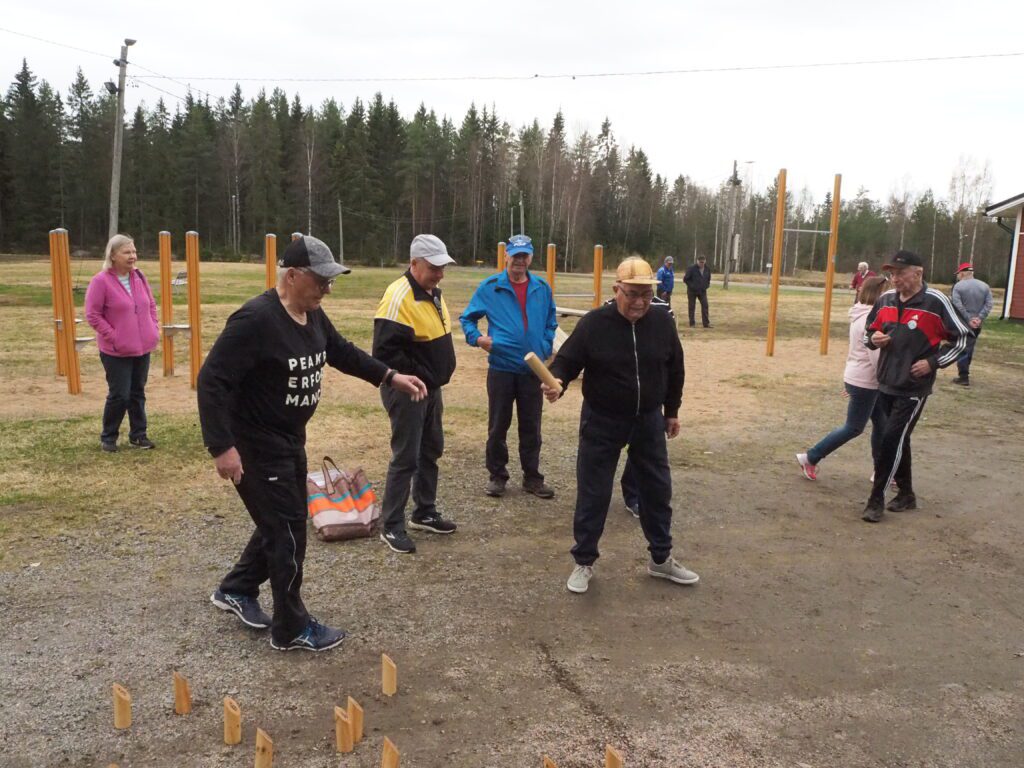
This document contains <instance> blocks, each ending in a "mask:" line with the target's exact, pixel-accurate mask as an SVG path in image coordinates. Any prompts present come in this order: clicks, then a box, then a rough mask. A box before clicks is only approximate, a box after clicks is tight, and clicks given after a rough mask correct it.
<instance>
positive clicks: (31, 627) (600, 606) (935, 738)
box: [0, 305, 1024, 768]
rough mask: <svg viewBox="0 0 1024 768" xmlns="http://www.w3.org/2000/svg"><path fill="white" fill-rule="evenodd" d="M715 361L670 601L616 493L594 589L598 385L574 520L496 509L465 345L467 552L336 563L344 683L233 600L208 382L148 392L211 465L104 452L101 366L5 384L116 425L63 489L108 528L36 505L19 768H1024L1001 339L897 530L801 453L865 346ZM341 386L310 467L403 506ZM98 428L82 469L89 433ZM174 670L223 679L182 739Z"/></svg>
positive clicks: (451, 549)
mask: <svg viewBox="0 0 1024 768" xmlns="http://www.w3.org/2000/svg"><path fill="white" fill-rule="evenodd" d="M368 306H369V305H368ZM222 316H223V315H222ZM221 322H222V319H221ZM362 341H363V342H364V343H365V339H364V340H362ZM683 341H684V346H685V349H686V355H687V386H686V390H685V395H684V406H683V412H682V416H683V434H682V435H681V436H680V438H679V439H677V440H674V441H672V442H671V443H670V457H671V463H672V467H673V481H674V488H675V498H674V509H675V518H674V525H673V535H674V537H675V541H676V550H675V554H676V556H677V557H678V558H679V559H681V560H682V561H683V562H684V563H685V564H687V565H688V566H689V567H691V568H693V569H695V570H696V571H698V572H699V573H700V575H701V582H700V584H699V585H697V586H696V587H692V588H685V587H679V586H676V585H673V584H670V583H667V582H662V581H658V580H654V579H650V578H648V577H647V576H646V574H645V572H644V564H645V559H646V552H645V547H644V541H643V538H642V535H641V533H640V530H639V526H638V524H637V522H636V521H635V520H634V519H633V518H632V517H630V516H629V515H628V514H626V513H625V512H624V511H623V508H622V503H621V499H620V497H619V494H618V491H617V490H616V493H615V495H614V497H613V503H612V508H611V510H610V511H609V515H608V522H607V526H606V530H605V534H604V538H603V539H602V542H601V554H602V556H601V559H600V560H599V561H598V563H597V566H596V569H595V578H594V580H593V582H592V583H591V588H590V591H589V592H588V593H586V594H585V595H573V594H570V593H569V592H567V591H566V589H565V579H566V577H567V576H568V575H569V571H570V570H571V559H570V557H569V555H568V549H569V546H570V545H571V521H572V510H573V497H574V466H575V453H576V428H577V419H578V415H579V406H580V398H579V388H578V386H574V387H573V388H572V390H571V391H570V393H569V394H568V395H567V396H566V397H565V398H563V400H562V401H560V402H559V403H557V404H555V405H554V406H550V405H546V406H545V423H544V437H545V444H544V449H543V455H542V461H543V469H544V470H545V471H546V474H547V479H548V481H549V482H550V484H551V485H553V486H554V487H555V488H556V489H557V496H556V498H555V499H553V500H551V501H540V500H538V499H535V498H534V497H532V496H526V495H524V494H522V493H521V492H520V491H519V490H518V488H517V487H516V486H515V483H512V484H510V489H511V490H510V493H509V494H508V495H507V496H506V497H505V498H503V499H490V498H487V497H485V496H484V495H483V493H482V490H483V485H484V484H485V482H486V473H485V471H484V470H483V467H482V462H483V455H482V454H483V441H484V435H485V415H486V401H485V397H484V392H483V385H482V381H483V374H484V371H485V365H486V363H485V360H484V357H483V356H482V355H480V354H478V353H476V352H475V351H474V350H471V349H469V348H468V347H466V346H465V345H464V344H461V343H460V344H459V345H458V356H459V365H460V367H459V371H458V373H457V376H456V379H455V381H454V382H453V383H452V385H450V386H449V387H448V388H447V389H446V392H445V398H446V414H445V418H446V427H447V450H446V454H445V456H444V458H443V460H442V463H441V474H442V483H441V506H442V509H443V510H444V511H445V512H446V513H447V514H448V515H450V516H452V517H453V518H454V519H455V520H457V521H458V523H459V525H460V528H459V531H458V533H457V534H456V535H454V536H450V537H430V536H429V535H426V534H423V535H420V536H418V537H417V544H418V546H419V551H418V553H417V554H416V555H415V556H400V555H396V554H393V553H391V552H390V551H388V550H387V549H386V548H385V547H384V546H383V545H382V544H381V543H380V542H379V541H377V540H375V539H367V540H361V541H356V542H351V543H344V544H329V545H328V544H323V543H320V542H317V541H315V540H311V541H310V542H309V547H308V554H307V559H306V571H305V582H304V586H303V591H304V597H305V599H306V602H307V604H308V606H309V607H310V609H311V611H312V612H313V613H314V615H316V616H318V617H319V618H321V619H322V620H324V621H326V622H328V623H331V624H336V625H340V626H343V627H345V628H347V629H348V630H349V631H350V632H351V633H352V636H351V638H350V639H349V640H347V641H346V642H345V644H344V645H343V646H342V647H341V648H340V649H338V650H335V651H332V652H330V653H326V654H317V655H314V654H303V653H294V654H292V653H288V654H282V653H277V652H274V651H273V650H271V648H270V646H269V644H268V642H267V637H266V635H265V634H260V633H257V632H254V631H250V630H246V629H244V628H242V627H241V626H240V625H239V624H238V623H236V622H235V621H234V620H233V619H232V618H231V617H229V616H228V615H226V614H224V613H222V612H220V611H217V610H215V609H214V608H213V607H212V606H211V605H210V603H209V594H210V592H211V590H212V589H213V588H214V587H215V586H216V584H217V582H218V580H219V578H220V577H221V575H222V574H223V573H224V572H225V571H226V570H227V569H228V568H229V567H230V566H231V564H232V562H233V559H234V557H235V556H236V555H237V554H238V552H239V551H240V550H241V548H242V546H243V544H244V543H245V541H246V539H247V538H248V536H249V533H250V523H249V521H248V518H247V516H246V515H245V512H244V509H243V508H242V506H241V504H240V502H239V501H238V499H237V497H236V496H235V494H234V493H233V491H232V489H231V488H230V487H227V486H226V485H225V484H224V483H222V482H220V481H219V480H218V479H217V478H216V476H215V475H214V473H213V471H212V464H211V462H210V461H209V460H208V459H207V458H206V457H205V456H204V455H203V454H202V451H201V447H200V445H199V438H198V430H197V427H195V426H194V422H195V417H194V398H193V394H192V393H191V392H190V391H189V390H188V386H187V378H186V377H185V376H184V375H182V374H183V372H184V371H185V370H186V368H185V367H184V366H183V364H181V365H182V366H183V367H181V368H179V376H177V377H175V378H173V379H163V378H162V377H161V376H160V375H159V370H158V368H157V364H154V371H153V375H152V377H151V383H150V387H149V389H148V396H149V403H150V412H151V421H152V429H151V435H152V437H153V438H154V440H156V441H157V442H158V443H160V441H161V430H162V429H163V430H164V433H165V434H171V433H172V430H178V432H173V434H175V435H177V434H179V433H180V434H182V435H184V437H181V438H180V439H181V441H183V442H182V443H181V445H177V444H172V443H174V441H175V440H178V438H173V440H172V439H171V438H169V437H168V438H167V440H168V442H167V443H166V444H161V445H160V447H159V448H158V449H157V450H156V451H153V452H148V453H144V454H143V453H141V452H135V453H131V452H127V451H123V452H121V453H119V454H115V455H113V456H99V455H98V453H99V452H98V449H97V447H96V445H95V436H94V435H93V432H94V431H95V430H96V429H98V420H99V411H100V409H101V407H102V400H103V394H104V393H103V386H102V380H101V379H100V378H99V374H98V364H97V363H95V362H94V361H91V360H90V361H87V363H86V365H87V369H86V380H87V383H88V387H87V390H86V393H85V394H84V395H83V396H82V397H80V398H69V397H67V396H66V395H64V394H63V383H62V382H61V381H59V380H57V379H55V378H53V377H52V376H40V375H38V373H34V372H33V371H31V370H24V371H23V370H21V369H18V370H14V371H12V372H8V373H5V374H3V378H2V380H0V386H2V387H3V391H5V392H8V393H10V396H9V397H5V398H3V400H2V401H0V419H2V422H0V424H2V428H3V429H4V430H11V431H10V432H8V433H7V436H6V437H5V438H4V441H5V442H6V441H7V440H8V439H10V440H11V441H12V444H13V443H14V441H16V439H17V434H16V431H17V430H22V429H28V428H29V426H27V425H29V424H30V423H31V422H30V420H31V419H39V418H50V419H68V418H69V417H75V416H83V417H88V416H93V417H95V421H96V424H92V423H91V422H90V423H88V424H86V425H85V426H84V427H82V435H83V436H82V437H81V438H80V443H81V450H80V452H79V453H80V454H81V456H82V458H81V459H74V460H71V461H69V462H68V463H67V464H66V465H64V466H62V467H57V468H52V469H49V468H48V469H41V470H40V473H41V474H40V482H51V481H55V480H56V481H58V482H63V483H64V487H65V488H66V493H65V494H64V495H63V499H64V501H63V504H66V505H68V507H69V510H66V511H68V512H69V514H70V513H71V512H73V509H71V508H73V507H74V505H75V504H76V486H77V485H79V484H80V487H79V493H81V494H82V495H83V498H86V497H88V498H96V499H100V503H96V504H95V505H94V506H90V507H88V520H87V521H85V522H83V521H82V519H80V518H77V517H74V516H72V517H70V518H69V521H68V522H67V524H66V526H63V527H62V526H61V525H57V526H53V525H51V526H49V527H43V528H41V527H40V516H47V515H53V514H54V512H55V510H53V509H50V508H41V507H40V505H39V504H38V503H35V502H33V501H31V499H30V498H29V500H28V501H23V502H20V503H14V502H13V501H12V503H10V504H8V505H6V506H4V507H3V526H2V527H0V534H2V536H0V543H2V544H3V545H4V555H5V556H4V559H3V560H2V561H0V564H2V570H0V596H2V603H3V605H2V609H0V616H2V620H0V640H2V642H0V669H2V670H3V672H2V673H0V754H2V755H3V757H2V759H0V763H3V765H5V766H11V768H22V767H24V768H28V766H33V767H37V766H108V765H109V764H111V763H116V764H118V765H119V766H121V768H128V767H130V766H131V767H134V766H152V767H153V768H172V767H177V766H200V767H210V768H213V767H216V768H228V767H234V766H238V767H241V766H250V765H252V764H253V755H254V734H255V728H256V727H260V728H262V729H263V730H264V731H266V732H267V733H268V734H269V735H270V736H271V738H272V739H273V740H274V746H275V756H274V765H275V766H278V767H279V768H287V767H288V766H303V767H309V768H319V767H325V768H326V767H327V766H338V765H341V766H353V767H355V766H360V767H363V768H365V767H368V766H376V765H379V763H380V751H381V745H382V741H383V738H384V736H388V737H389V738H390V739H391V740H392V741H394V742H395V744H396V745H397V746H398V748H399V750H400V751H401V754H402V762H401V764H402V766H403V767H404V768H405V767H407V768H416V767H420V768H437V767H438V766H496V767H497V766H501V767H505V766H508V767H510V768H511V767H512V766H531V765H536V766H539V765H540V764H541V756H542V755H543V754H547V755H549V756H550V757H551V758H552V759H553V760H554V762H555V763H556V765H558V766H559V767H560V768H583V767H584V766H597V765H601V764H602V760H603V754H604V745H605V744H612V745H615V746H616V747H617V748H618V749H619V750H620V751H621V752H622V753H623V755H624V757H625V763H626V765H627V766H671V767H673V768H691V767H696V766H702V767H703V766H716V767H717V766H722V767H723V768H724V767H725V766H728V767H730V768H744V767H746V766H750V767H753V766H759V767H760V766H765V767H769V768H782V767H784V766H785V767H787V768H789V767H794V766H796V767H799V768H808V767H809V766H810V767H813V768H831V767H832V766H846V767H849V768H882V767H883V766H884V767H886V768H888V767H890V766H893V767H895V766H908V767H909V766H915V767H919V766H930V767H934V768H962V767H964V766H989V767H991V768H1019V766H1020V765H1021V764H1022V763H1024V721H1022V718H1021V712H1022V711H1024V708H1022V707H1024V684H1022V673H1024V608H1022V605H1021V600H1020V595H1021V594H1022V587H1024V567H1022V561H1021V551H1022V544H1024V520H1022V518H1021V514H1020V512H1021V508H1022V507H1021V502H1020V499H1021V498H1022V497H1024V473H1021V471H1020V469H1021V467H1022V466H1024V444H1022V442H1021V438H1020V435H1021V434H1022V427H1024V411H1022V404H1021V392H1022V389H1021V381H1020V374H1019V372H1017V370H1016V369H1013V368H1011V367H1007V366H1001V365H999V364H998V361H995V360H990V359H987V358H986V357H985V351H984V337H983V340H982V343H980V344H979V354H978V357H979V360H978V362H977V363H976V369H975V376H974V378H975V380H976V383H975V386H974V387H973V388H972V389H971V390H970V391H966V392H965V391H963V390H960V389H958V388H955V387H951V386H950V385H949V383H948V381H949V379H950V378H951V376H950V375H949V372H948V371H947V372H944V373H943V376H942V377H940V382H939V384H938V386H937V388H936V395H935V396H934V397H933V398H932V399H931V400H930V401H929V403H928V407H927V410H926V412H925V415H924V418H923V419H922V421H921V423H920V425H919V427H918V429H917V431H916V433H915V434H914V462H915V469H914V472H915V480H916V485H917V490H918V493H919V498H920V509H919V510H918V511H916V512H912V513H907V514H900V515H896V514H889V515H887V517H886V519H885V521H884V522H883V523H882V524H880V525H875V526H871V525H866V524H864V523H862V522H861V520H860V509H861V507H862V506H863V503H864V501H865V498H866V495H867V492H868V488H869V483H868V476H869V475H870V473H871V467H870V461H869V449H868V444H867V439H866V437H862V438H860V439H859V440H858V441H856V442H853V443H851V444H849V445H848V446H846V447H845V448H843V449H842V450H841V451H840V452H838V453H837V454H835V455H834V456H833V457H830V458H829V459H828V460H827V461H825V462H824V463H823V464H822V466H821V474H820V479H819V480H818V482H816V483H811V482H808V481H806V480H805V479H804V478H803V477H802V476H801V474H800V472H799V469H798V467H797V465H796V462H795V460H794V458H793V454H794V453H795V452H796V451H799V450H805V449H806V447H807V446H809V445H810V444H811V443H813V442H815V441H816V440H817V439H818V438H820V437H821V436H822V435H823V434H824V433H825V432H826V431H827V430H828V429H830V428H831V427H833V426H836V425H838V424H839V423H841V420H842V418H843V415H844V413H845V401H844V399H843V398H842V396H841V372H842V363H843V356H844V355H843V352H842V351H841V350H839V351H837V350H836V349H834V350H833V353H832V354H831V355H830V356H828V357H820V356H819V355H818V354H817V339H816V338H815V339H805V340H784V341H781V342H780V343H779V344H778V345H777V349H776V356H775V357H774V358H766V357H765V356H764V348H763V342H758V341H749V340H737V339H734V338H729V336H728V321H727V320H726V321H724V322H720V323H719V326H718V327H716V329H714V330H711V331H702V330H701V329H697V330H696V331H690V330H689V329H684V332H683ZM833 344H841V345H842V346H843V348H844V349H845V343H844V342H843V341H837V340H836V339H835V338H834V339H833ZM324 391H325V397H324V401H323V403H322V406H321V410H320V411H319V412H318V413H317V415H316V416H315V417H314V420H313V421H312V422H311V424H310V434H309V454H310V456H311V457H315V456H318V455H321V454H322V453H324V452H328V453H332V454H335V458H339V459H340V460H341V461H342V463H343V464H355V463H359V464H362V465H363V466H365V467H366V468H367V470H368V472H369V474H370V476H371V477H372V478H375V479H377V480H381V479H382V478H383V475H384V469H385V467H386V464H387V459H388V453H387V421H386V418H385V416H384V414H383V412H382V411H381V410H380V407H379V399H378V396H377V394H376V392H375V391H374V390H373V389H372V388H371V387H368V386H366V385H365V384H363V383H361V382H355V381H352V380H349V379H346V378H344V377H342V376H341V375H339V374H336V373H334V372H332V373H331V374H330V375H328V377H327V379H326V383H325V390H324ZM26 392H30V393H31V397H30V398H25V397H22V396H21V395H22V394H23V393H26ZM69 423H70V422H69ZM68 430H69V432H68V433H67V435H66V437H64V438H58V439H57V442H58V443H59V442H60V441H61V440H62V439H64V440H67V441H72V440H78V439H79V438H78V437H75V436H74V435H76V434H77V433H75V432H74V431H73V430H72V428H71V427H68ZM86 433H88V434H86ZM510 439H511V443H512V450H511V453H512V455H513V456H515V455H516V453H515V448H514V443H515V438H514V430H513V434H512V435H510ZM18 450H19V451H20V450H22V449H21V448H19V449H18ZM24 450H28V449H27V448H26V449H24ZM513 462H515V459H513ZM12 471H13V470H12ZM51 472H53V473H59V474H56V475H55V474H48V473H51ZM18 477H21V476H20V475H18V476H16V475H12V476H11V478H15V479H17V478H18ZM11 478H8V481H9V482H15V479H11ZM60 478H63V480H60ZM101 480H102V481H104V482H107V483H108V484H107V485H105V486H101V485H100V481H101ZM17 482H25V479H24V478H21V479H17ZM104 488H105V489H106V490H104ZM26 498H27V497H26ZM83 514H85V513H84V512H83ZM40 530H43V531H45V535H40V533H39V531H40ZM264 604H265V605H266V606H267V607H269V594H265V595H264ZM382 652H386V653H388V654H389V655H390V656H391V657H392V658H393V659H394V660H395V661H396V663H397V665H398V676H399V691H398V694H397V695H396V696H394V697H393V698H388V697H384V696H382V695H381V693H380V682H379V681H380V654H381V653H382ZM174 671H179V672H181V673H182V674H183V675H184V676H185V677H187V678H188V679H189V681H190V683H191V686H192V691H193V694H194V697H195V706H194V710H193V712H192V714H191V715H188V716H175V715H174V714H173V711H172V707H173V694H172V686H171V675H172V673H173V672H174ZM114 682H119V683H121V684H123V685H125V686H126V687H127V688H128V689H129V691H130V692H131V694H132V697H133V706H134V709H133V723H132V727H131V728H130V729H129V730H126V731H116V730H114V729H113V727H112V708H111V684H112V683H114ZM226 695H230V696H232V697H233V698H235V699H236V700H237V701H238V702H239V704H240V706H241V709H242V715H243V742H242V744H241V745H239V746H236V747H227V746H224V744H223V742H222V740H221V733H222V721H221V712H222V705H221V701H222V699H223V697H224V696H226ZM349 695H351V696H354V697H355V698H356V699H357V700H359V701H360V702H361V703H362V705H363V707H364V708H365V713H366V715H365V716H366V732H367V736H366V739H365V740H364V741H363V743H362V744H360V745H359V746H358V747H357V749H356V751H355V752H354V753H352V754H351V755H345V756H340V755H337V754H336V753H335V751H334V727H333V721H332V711H333V707H334V705H336V704H344V702H345V699H346V697H347V696H349Z"/></svg>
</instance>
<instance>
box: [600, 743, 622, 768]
mask: <svg viewBox="0 0 1024 768" xmlns="http://www.w3.org/2000/svg"><path fill="white" fill-rule="evenodd" d="M622 766H623V762H622V755H621V754H619V750H617V749H616V748H615V747H613V746H612V745H611V744H605V745H604V768H622Z"/></svg>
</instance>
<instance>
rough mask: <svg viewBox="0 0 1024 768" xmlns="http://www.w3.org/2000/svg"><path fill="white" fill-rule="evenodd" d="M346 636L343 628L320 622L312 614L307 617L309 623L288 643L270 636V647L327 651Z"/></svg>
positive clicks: (289, 649) (287, 649)
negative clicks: (280, 641) (335, 627)
mask: <svg viewBox="0 0 1024 768" xmlns="http://www.w3.org/2000/svg"><path fill="white" fill-rule="evenodd" d="M346 637H348V632H346V631H345V630H344V629H334V628H332V627H328V626H327V625H326V624H321V623H320V622H319V621H317V620H316V619H314V618H313V617H312V616H310V617H309V624H307V625H306V628H305V629H304V630H302V632H301V633H300V634H299V636H298V637H296V638H294V639H293V640H292V641H291V642H289V643H278V642H277V641H276V640H274V638H270V647H271V648H273V649H274V650H275V651H294V650H296V649H298V650H303V651H329V650H330V649H331V648H334V647H335V646H338V645H341V641H342V640H344V639H345V638H346Z"/></svg>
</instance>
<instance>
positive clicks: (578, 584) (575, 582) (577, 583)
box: [565, 565, 594, 594]
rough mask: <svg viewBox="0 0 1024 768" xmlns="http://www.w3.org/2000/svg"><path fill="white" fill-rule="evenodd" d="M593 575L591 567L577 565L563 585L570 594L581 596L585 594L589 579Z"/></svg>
mask: <svg viewBox="0 0 1024 768" xmlns="http://www.w3.org/2000/svg"><path fill="white" fill-rule="evenodd" d="M593 575H594V568H593V566H590V565H577V566H576V567H575V568H573V569H572V574H571V575H570V576H569V581H567V582H566V583H565V586H566V587H568V588H569V591H570V592H576V593H577V594H582V593H583V592H586V591H587V587H588V586H590V579H591V578H592V577H593Z"/></svg>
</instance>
